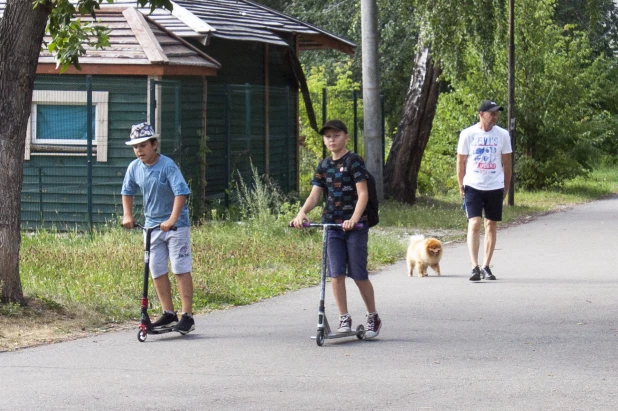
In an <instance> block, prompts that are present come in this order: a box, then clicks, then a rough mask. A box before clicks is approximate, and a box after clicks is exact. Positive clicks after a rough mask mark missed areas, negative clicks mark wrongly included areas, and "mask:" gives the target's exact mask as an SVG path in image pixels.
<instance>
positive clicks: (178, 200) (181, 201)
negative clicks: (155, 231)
mask: <svg viewBox="0 0 618 411" xmlns="http://www.w3.org/2000/svg"><path fill="white" fill-rule="evenodd" d="M185 201H187V196H176V197H174V208H172V214H171V215H170V218H168V219H167V221H164V222H162V223H161V230H162V231H169V230H171V229H172V227H174V224H176V222H177V221H178V219H179V218H180V213H182V208H183V207H184V205H185Z"/></svg>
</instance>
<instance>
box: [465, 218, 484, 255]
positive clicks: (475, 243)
mask: <svg viewBox="0 0 618 411" xmlns="http://www.w3.org/2000/svg"><path fill="white" fill-rule="evenodd" d="M480 236H481V217H472V218H470V219H469V220H468V237H467V242H468V253H469V254H470V263H472V267H476V266H477V265H479V247H480Z"/></svg>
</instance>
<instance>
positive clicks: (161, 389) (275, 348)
mask: <svg viewBox="0 0 618 411" xmlns="http://www.w3.org/2000/svg"><path fill="white" fill-rule="evenodd" d="M617 217H618V197H613V198H611V199H607V200H602V201H597V202H594V203H591V204H586V205H581V206H577V207H575V208H573V209H571V210H568V211H564V212H560V213H556V214H552V215H548V216H545V217H542V218H539V219H537V220H535V221H531V222H529V223H527V224H524V225H520V226H517V227H512V228H508V229H504V230H501V231H500V232H499V236H498V246H497V248H498V249H497V251H496V254H495V258H494V261H493V266H494V268H493V270H494V273H495V274H496V276H497V277H498V281H495V282H482V283H471V282H469V281H468V276H469V269H468V264H467V260H468V259H467V250H466V247H465V244H452V245H448V246H447V247H446V251H445V255H444V259H443V264H442V266H443V276H442V277H436V276H433V275H431V274H430V277H428V278H417V277H413V278H409V277H407V275H406V273H405V264H404V262H399V263H397V264H394V265H393V266H390V267H388V268H386V269H385V270H383V271H381V272H379V273H376V274H375V275H373V276H372V280H373V282H374V286H375V288H376V297H377V301H378V309H379V311H380V314H381V316H382V317H383V320H384V326H383V329H382V333H381V334H380V337H379V338H378V339H376V340H373V341H358V340H356V339H355V338H351V339H340V340H326V342H325V344H324V346H323V347H318V346H316V344H315V341H314V340H311V339H310V335H312V334H314V333H315V327H316V323H317V316H316V312H317V303H318V298H319V294H318V292H319V290H318V288H316V287H312V288H308V289H304V290H301V291H298V292H293V293H289V294H287V295H284V296H281V297H278V298H273V299H271V300H268V301H264V302H261V303H258V304H254V305H252V306H247V307H239V308H234V309H230V310H226V311H219V312H213V313H210V314H207V315H202V316H199V317H197V327H198V328H197V330H196V331H195V332H194V333H192V334H190V335H189V336H186V337H181V336H179V335H177V334H166V335H162V336H149V337H148V340H147V341H146V342H145V343H139V342H138V341H137V339H136V331H135V330H131V331H126V332H115V333H109V334H104V335H99V336H94V337H89V338H84V339H81V340H76V341H70V342H66V343H61V344H54V345H49V346H43V347H37V348H31V349H25V350H20V351H16V352H7V353H0V410H128V409H139V410H331V409H336V410H616V409H618V389H617V388H616V387H618V316H617V314H618V302H617V300H618V278H617V276H616V274H617V269H616V267H617V266H618V249H617V247H616V238H617V237H618V218H617ZM350 285H352V284H350ZM349 294H350V296H349V299H350V301H351V304H350V312H351V313H352V315H353V318H354V320H355V321H359V320H361V318H362V315H363V308H362V306H361V304H360V297H359V295H358V292H357V291H356V290H355V287H350V293H349ZM328 313H330V314H331V316H330V317H331V318H332V319H333V322H334V318H335V315H334V313H335V308H334V305H333V302H332V297H331V294H330V293H328V294H327V314H328Z"/></svg>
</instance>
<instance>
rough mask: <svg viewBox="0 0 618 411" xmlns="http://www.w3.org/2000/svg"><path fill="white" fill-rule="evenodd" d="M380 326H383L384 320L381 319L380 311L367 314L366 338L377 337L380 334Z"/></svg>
mask: <svg viewBox="0 0 618 411" xmlns="http://www.w3.org/2000/svg"><path fill="white" fill-rule="evenodd" d="M380 328H382V320H380V316H379V315H378V313H372V314H367V329H366V330H365V338H366V339H368V340H370V339H372V338H376V337H377V336H378V334H380Z"/></svg>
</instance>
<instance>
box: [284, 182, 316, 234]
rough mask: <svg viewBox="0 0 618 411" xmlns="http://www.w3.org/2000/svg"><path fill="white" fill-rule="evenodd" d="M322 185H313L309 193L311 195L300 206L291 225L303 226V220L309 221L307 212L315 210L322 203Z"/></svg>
mask: <svg viewBox="0 0 618 411" xmlns="http://www.w3.org/2000/svg"><path fill="white" fill-rule="evenodd" d="M322 191H323V189H322V187H318V186H312V187H311V193H309V197H307V199H306V200H305V204H303V206H302V207H301V208H300V211H299V212H298V214H296V217H295V218H294V219H293V220H292V221H290V225H293V226H294V227H296V228H302V227H303V222H304V221H308V218H307V214H309V212H310V211H311V210H313V209H314V208H315V207H316V206H317V205H318V204H320V199H321V198H322Z"/></svg>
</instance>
